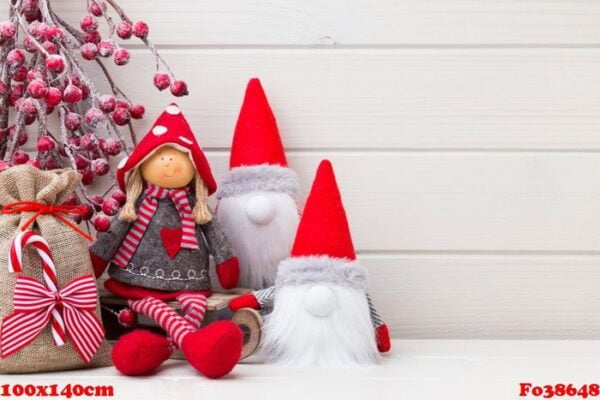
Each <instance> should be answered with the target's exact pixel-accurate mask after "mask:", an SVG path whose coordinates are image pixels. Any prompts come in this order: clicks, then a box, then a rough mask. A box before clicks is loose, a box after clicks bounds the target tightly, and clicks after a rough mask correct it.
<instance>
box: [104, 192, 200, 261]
mask: <svg viewBox="0 0 600 400" xmlns="http://www.w3.org/2000/svg"><path fill="white" fill-rule="evenodd" d="M144 193H145V194H146V197H145V198H144V200H143V201H142V204H140V208H139V210H138V212H137V215H138V217H137V219H136V220H135V222H134V223H133V225H132V226H131V228H130V229H129V232H128V233H127V236H126V237H125V239H124V240H123V242H122V243H121V247H119V250H117V254H116V255H115V258H114V259H113V262H114V263H115V264H117V265H118V266H119V267H121V268H125V266H127V264H128V263H129V261H130V260H131V258H132V257H133V255H134V254H135V251H136V250H137V248H138V246H139V244H140V241H141V240H142V237H143V236H144V232H146V228H148V224H149V223H150V220H151V219H152V217H153V216H154V213H155V212H156V209H157V208H158V200H159V199H164V198H167V197H169V198H171V200H173V203H175V207H176V208H177V211H179V217H180V218H181V230H182V234H181V244H180V248H184V249H199V248H200V246H199V244H198V240H197V239H196V222H195V221H194V215H193V213H192V207H191V206H190V202H189V200H188V197H187V193H188V191H187V190H186V189H165V188H162V187H160V186H156V185H148V186H147V187H146V190H145V191H144Z"/></svg>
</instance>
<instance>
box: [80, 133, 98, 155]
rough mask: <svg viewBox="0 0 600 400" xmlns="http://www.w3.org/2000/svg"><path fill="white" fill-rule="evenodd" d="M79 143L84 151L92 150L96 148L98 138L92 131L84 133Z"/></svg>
mask: <svg viewBox="0 0 600 400" xmlns="http://www.w3.org/2000/svg"><path fill="white" fill-rule="evenodd" d="M79 145H80V146H81V148H82V149H83V150H85V151H94V150H96V149H97V148H98V138H97V137H96V135H94V134H93V133H86V134H85V135H83V136H82V137H81V140H80V141H79Z"/></svg>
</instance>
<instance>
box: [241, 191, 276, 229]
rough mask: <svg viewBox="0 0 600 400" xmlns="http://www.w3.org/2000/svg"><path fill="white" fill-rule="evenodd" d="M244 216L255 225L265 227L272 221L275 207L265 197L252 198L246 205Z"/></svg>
mask: <svg viewBox="0 0 600 400" xmlns="http://www.w3.org/2000/svg"><path fill="white" fill-rule="evenodd" d="M246 215H248V218H250V220H251V221H252V222H254V223H255V224H257V225H266V224H268V223H269V222H270V221H271V220H272V219H273V216H274V215H275V207H274V205H273V202H272V201H271V200H270V199H268V198H266V197H265V196H261V195H257V196H253V197H252V198H251V199H250V200H248V203H247V204H246Z"/></svg>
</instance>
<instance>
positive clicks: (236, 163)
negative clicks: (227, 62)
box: [229, 78, 287, 168]
mask: <svg viewBox="0 0 600 400" xmlns="http://www.w3.org/2000/svg"><path fill="white" fill-rule="evenodd" d="M261 164H270V165H279V166H282V167H287V160H286V158H285V151H284V150H283V144H282V143H281V137H280V136H279V130H278V129H277V121H276V120H275V116H274V115H273V111H272V110H271V106H269V101H268V100H267V96H265V92H264V90H263V88H262V85H261V84H260V81H259V80H258V78H253V79H250V81H249V82H248V86H247V87H246V95H245V97H244V102H243V104H242V109H241V110H240V115H239V117H238V121H237V125H236V127H235V132H234V134H233V143H232V145H231V157H230V159H229V168H236V167H241V166H253V165H261Z"/></svg>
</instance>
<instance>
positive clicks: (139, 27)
mask: <svg viewBox="0 0 600 400" xmlns="http://www.w3.org/2000/svg"><path fill="white" fill-rule="evenodd" d="M149 30H150V28H148V24H147V23H145V22H144V21H135V22H134V23H133V34H134V35H135V36H137V37H139V38H140V39H144V38H146V36H148V31H149Z"/></svg>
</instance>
